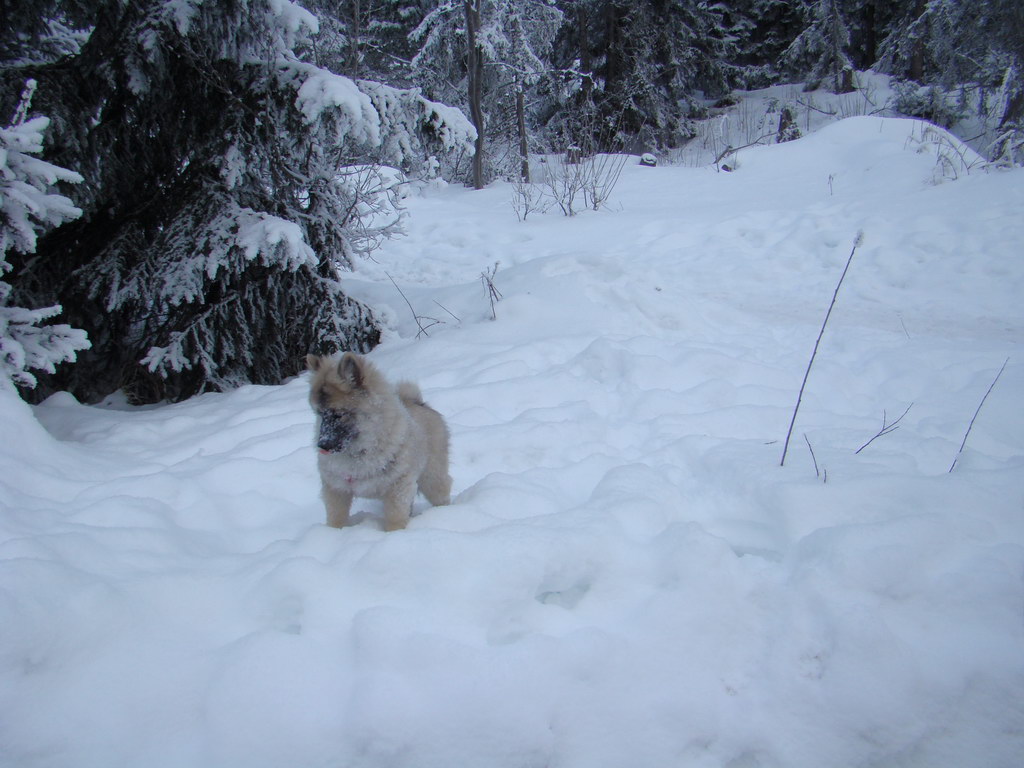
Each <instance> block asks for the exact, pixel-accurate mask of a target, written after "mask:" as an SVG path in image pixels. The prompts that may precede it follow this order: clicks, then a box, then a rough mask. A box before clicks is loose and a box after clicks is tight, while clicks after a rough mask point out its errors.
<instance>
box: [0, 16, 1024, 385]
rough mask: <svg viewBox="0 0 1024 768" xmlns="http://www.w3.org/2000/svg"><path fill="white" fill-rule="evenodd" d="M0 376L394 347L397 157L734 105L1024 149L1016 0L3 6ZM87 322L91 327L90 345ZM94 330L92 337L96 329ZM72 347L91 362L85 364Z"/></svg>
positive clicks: (468, 178) (490, 170)
mask: <svg viewBox="0 0 1024 768" xmlns="http://www.w3.org/2000/svg"><path fill="white" fill-rule="evenodd" d="M0 17H2V20H3V23H2V26H0V125H2V126H5V127H4V128H3V130H2V131H0V194H2V198H0V234H2V239H0V242H2V244H3V250H2V252H0V278H2V282H0V366H2V368H3V374H4V375H2V376H0V379H2V382H0V383H4V384H7V383H9V382H13V384H14V385H15V386H17V387H18V388H19V391H20V392H21V393H22V395H23V396H25V397H28V398H30V399H38V398H41V397H45V396H46V395H48V394H49V393H52V392H54V391H57V390H61V389H67V390H69V391H71V392H72V393H74V394H75V395H76V396H77V397H79V398H80V399H82V400H84V401H95V400H98V399H100V398H102V397H103V396H105V395H107V394H109V393H110V392H112V391H115V390H118V389H121V390H124V391H125V392H126V393H127V394H128V396H129V398H130V399H132V400H133V401H134V402H155V401H159V400H164V399H171V400H175V399H181V398H184V397H188V396H191V395H193V394H196V393H199V392H203V391H207V390H216V389H224V388H227V387H231V386H236V385H238V384H241V383H245V382H256V383H276V382H279V381H281V380H282V379H283V378H285V377H287V376H289V375H293V374H294V373H296V372H298V370H299V367H300V361H301V359H302V358H303V356H304V355H305V353H307V352H309V351H313V352H319V353H324V352H332V351H335V350H338V349H353V350H363V351H365V350H368V349H370V348H371V347H372V346H373V345H374V344H375V343H376V342H377V341H378V339H379V330H378V326H377V322H376V320H375V318H374V317H373V314H372V312H371V311H370V310H369V309H368V308H367V307H365V306H363V305H361V304H359V303H357V302H355V301H353V300H352V299H350V298H349V297H347V296H345V294H344V293H343V292H342V290H341V288H340V285H339V283H338V279H337V277H338V274H339V270H345V269H347V268H350V267H351V265H352V263H353V260H354V259H356V258H359V257H360V256H361V255H363V254H366V253H368V252H369V251H371V250H372V249H373V248H374V247H376V246H377V245H379V243H380V241H381V240H382V239H383V238H386V237H389V236H391V235H393V234H396V233H397V232H399V231H400V230H401V218H402V211H401V207H400V205H399V204H398V202H397V200H396V199H395V185H394V181H395V173H396V171H392V170H391V169H397V171H398V172H401V173H402V174H404V175H405V176H406V177H409V178H430V177H432V176H436V175H440V176H443V177H444V178H446V179H448V180H449V181H452V180H454V181H460V182H464V183H467V184H470V185H473V186H476V187H481V186H483V185H485V184H487V183H489V182H490V181H492V180H494V179H512V180H517V179H518V180H522V176H523V174H524V173H526V168H527V165H526V164H525V162H524V159H525V158H526V157H527V156H529V155H531V154H536V153H550V152H565V151H566V150H568V149H569V148H573V150H572V151H573V152H576V153H579V154H580V155H582V156H586V155H589V154H591V153H594V152H609V151H616V152H618V151H629V152H633V153H639V152H642V151H651V152H656V151H667V150H671V149H673V148H678V147H681V146H684V145H685V144H686V143H687V142H688V141H689V140H691V139H692V138H693V137H694V136H695V135H696V130H695V126H696V125H697V123H698V122H699V121H700V120H701V119H703V118H705V117H706V116H707V114H708V111H709V109H711V108H713V105H714V104H715V103H716V102H718V103H728V100H729V96H730V94H731V93H733V92H734V91H736V90H737V89H740V90H750V89H756V88H761V87H765V86H768V85H771V84H776V83H781V82H787V83H790V82H794V83H795V82H799V83H805V84H806V88H808V89H817V88H825V89H828V90H831V91H834V92H837V93H840V92H844V91H849V90H852V89H854V88H856V87H857V77H856V73H857V72H858V71H863V70H867V69H874V70H875V71H877V72H881V73H885V74H888V75H891V76H893V77H894V78H896V79H897V81H898V82H897V83H896V92H897V93H898V94H899V99H898V101H899V103H898V104H897V105H895V106H896V107H897V108H898V110H899V112H900V113H901V114H907V115H912V116H916V117H921V118H924V119H928V120H931V121H933V122H936V123H939V124H942V125H944V126H947V127H948V126H950V125H953V124H954V123H957V122H959V121H961V120H962V119H963V118H964V117H965V114H966V112H968V111H974V112H977V113H983V114H984V117H985V120H986V121H987V122H988V123H989V124H990V125H991V126H992V127H993V131H992V135H991V136H990V137H988V138H987V139H986V143H985V146H984V147H982V150H983V151H984V152H985V153H986V154H987V155H988V156H989V159H991V160H993V161H996V160H1002V161H1003V162H1015V161H1019V160H1020V154H1021V136H1022V129H1021V122H1022V116H1024V78H1022V69H1024V3H1021V2H1020V0H980V1H979V2H969V3H968V2H954V1H953V0H900V1H899V2H876V1H875V0H737V1H735V2H693V1H692V0H631V1H630V2H625V1H624V0H572V1H570V0H556V1H554V2H540V1H535V0H449V1H447V2H437V1H436V0H418V1H417V0H412V1H410V0H309V2H306V3H304V4H301V5H297V4H294V3H291V2H288V0H221V1H219V2H203V0H135V1H130V0H68V1H67V2H61V1H59V0H0ZM83 331H84V333H83ZM86 335H87V340H86ZM71 361H74V362H71Z"/></svg>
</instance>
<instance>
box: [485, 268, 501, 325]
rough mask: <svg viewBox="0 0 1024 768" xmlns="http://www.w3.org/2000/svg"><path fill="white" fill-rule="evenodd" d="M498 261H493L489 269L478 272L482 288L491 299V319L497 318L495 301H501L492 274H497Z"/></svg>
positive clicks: (499, 292)
mask: <svg viewBox="0 0 1024 768" xmlns="http://www.w3.org/2000/svg"><path fill="white" fill-rule="evenodd" d="M500 263H501V262H500V261H496V262H494V266H493V267H491V268H490V269H485V270H484V271H483V272H481V273H480V282H482V283H483V284H484V290H486V291H487V297H488V298H489V299H490V300H491V320H497V319H498V313H497V312H496V311H495V309H494V305H495V303H496V302H499V301H501V291H499V290H498V288H497V287H496V286H495V285H494V276H495V275H496V274H498V265H499V264H500Z"/></svg>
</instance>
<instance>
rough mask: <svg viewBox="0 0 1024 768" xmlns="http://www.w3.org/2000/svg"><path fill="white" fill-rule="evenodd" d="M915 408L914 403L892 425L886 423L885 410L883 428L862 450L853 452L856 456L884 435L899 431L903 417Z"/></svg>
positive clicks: (883, 412)
mask: <svg viewBox="0 0 1024 768" xmlns="http://www.w3.org/2000/svg"><path fill="white" fill-rule="evenodd" d="M913 407H914V404H913V403H911V404H910V405H908V406H907V410H905V411H904V412H903V413H901V414H900V417H899V418H898V419H896V421H894V422H893V423H892V424H890V423H889V422H888V421H886V413H885V411H884V410H883V411H882V428H881V429H880V430H878V431H877V432H876V433H875V436H874V437H872V438H871V439H870V440H868V441H867V442H866V443H864V445H862V446H861V447H860V448H858V449H857V450H856V451H854V452H853V453H854V455H856V454H858V453H860V452H861V451H863V450H864V449H865V448H867V447H868V446H869V445H871V444H872V443H873V442H874V441H875V440H877V439H878V438H880V437H881V436H882V435H888V434H889V433H890V432H894V431H895V430H897V429H899V428H900V426H899V425H900V422H901V421H903V417H904V416H906V415H907V414H908V413H909V412H910V409H911V408H913Z"/></svg>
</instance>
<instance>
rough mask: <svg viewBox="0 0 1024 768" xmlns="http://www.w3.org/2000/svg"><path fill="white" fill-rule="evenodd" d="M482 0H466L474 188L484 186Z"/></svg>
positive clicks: (467, 61) (467, 63) (467, 67)
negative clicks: (478, 37) (479, 41)
mask: <svg viewBox="0 0 1024 768" xmlns="http://www.w3.org/2000/svg"><path fill="white" fill-rule="evenodd" d="M481 2H482V0H464V7H465V10H466V69H467V74H468V78H467V80H468V96H469V118H470V120H472V122H473V127H474V128H476V144H475V146H474V147H473V188H474V189H483V188H484V109H483V103H482V102H483V74H484V56H483V51H482V50H481V49H480V44H479V43H478V42H477V32H478V31H479V30H480V4H481Z"/></svg>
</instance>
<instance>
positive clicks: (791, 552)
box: [0, 117, 1024, 768]
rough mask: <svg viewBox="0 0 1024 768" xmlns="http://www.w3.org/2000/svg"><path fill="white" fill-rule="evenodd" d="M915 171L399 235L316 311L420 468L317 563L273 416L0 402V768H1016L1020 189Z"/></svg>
mask: <svg viewBox="0 0 1024 768" xmlns="http://www.w3.org/2000/svg"><path fill="white" fill-rule="evenodd" d="M937 136H938V135H937V134H932V135H931V136H929V134H928V133H927V132H926V131H924V130H923V125H922V124H921V123H916V122H913V121H908V120H890V119H881V118H873V117H857V118H852V119H849V120H844V121H841V122H839V123H836V124H834V125H831V126H829V127H826V128H824V129H822V130H821V131H819V132H817V133H814V134H813V135H810V136H808V137H805V138H803V139H801V140H799V141H796V142H791V143H788V144H783V145H777V146H769V147H754V148H750V149H746V150H744V151H742V152H741V153H740V155H739V156H738V167H737V168H736V170H735V171H733V172H731V173H725V172H716V170H715V169H714V168H713V167H712V168H708V167H704V168H692V167H684V166H661V167H657V168H644V167H640V166H638V165H636V164H635V158H634V159H633V160H631V161H630V162H629V164H628V165H627V166H626V168H625V170H624V173H623V176H622V178H621V180H620V181H619V184H618V186H617V187H616V189H615V194H614V196H613V199H612V202H611V205H610V206H609V209H608V210H602V211H598V212H593V211H585V212H584V213H582V214H580V215H579V216H576V217H573V218H566V217H563V216H562V215H561V214H559V213H557V209H556V210H554V211H550V212H548V213H547V214H535V215H531V216H530V217H529V218H528V220H527V221H526V222H523V223H520V222H519V221H517V219H516V216H515V214H514V213H513V210H512V207H511V205H510V202H509V201H510V198H511V194H512V192H511V187H509V186H508V185H502V184H495V185H492V186H491V187H490V188H488V189H486V190H484V191H482V192H472V191H469V190H465V189H461V188H455V187H449V188H444V189H433V190H427V191H425V192H423V194H422V195H420V196H413V197H411V198H410V199H409V200H408V205H409V211H410V217H409V222H408V236H407V237H406V238H404V239H401V240H395V241H392V242H390V243H388V245H387V247H386V248H385V249H384V250H383V251H380V252H378V253H377V254H376V261H372V262H371V261H366V262H363V263H361V264H360V265H359V270H358V271H357V272H356V273H355V274H354V275H352V276H351V277H350V279H348V280H347V281H346V289H347V290H348V291H350V292H351V293H352V294H353V295H355V296H357V297H359V298H362V299H363V300H365V301H367V302H369V303H370V304H371V305H372V306H373V307H374V308H375V309H376V311H377V312H378V313H379V314H380V316H381V317H382V318H384V320H385V322H386V324H387V326H388V331H387V334H386V341H385V343H384V344H382V345H381V346H380V347H378V348H377V349H376V350H375V351H374V352H373V353H372V355H371V358H372V359H373V360H374V361H375V362H376V363H377V364H378V365H379V366H380V367H381V368H382V369H383V370H384V371H386V372H387V374H388V375H389V376H391V377H393V378H412V379H415V380H418V381H419V383H420V384H421V386H422V388H423V391H424V394H425V396H426V398H427V400H428V401H429V402H430V403H431V404H432V405H433V406H435V407H436V408H438V409H439V410H440V411H441V412H442V413H444V414H445V416H446V418H447V419H448V421H449V424H450V427H451V431H452V440H453V442H452V449H453V456H452V460H453V467H452V474H453V476H454V480H455V489H454V490H455V494H456V498H455V500H454V502H453V504H452V505H451V506H449V507H442V508H430V507H429V506H428V505H427V504H426V502H425V501H423V500H422V499H420V500H419V501H418V502H417V506H416V509H417V514H416V516H415V517H414V518H413V520H412V522H411V524H410V527H409V528H408V529H407V530H405V531H399V532H396V533H389V534H385V533H384V532H382V530H381V529H380V504H379V503H378V502H373V501H365V500H357V502H356V506H355V512H356V513H357V514H356V520H357V524H356V525H355V526H353V527H351V528H348V529H344V530H341V531H338V530H333V529H328V528H326V527H325V526H323V525H322V520H323V509H322V505H321V503H320V500H319V499H318V480H317V476H316V467H315V460H314V449H313V447H312V440H313V435H312V428H313V414H312V413H311V411H310V409H309V406H308V404H307V402H306V386H307V385H306V380H305V377H300V378H299V379H296V380H293V381H291V382H289V383H286V384H285V385H283V386H280V387H246V388H243V389H240V390H238V391H235V392H231V393H228V394H213V395H205V396H202V397H199V398H195V399H194V400H191V401H188V402H184V403H181V404H178V405H169V406H161V407H148V408H134V409H133V408H128V407H124V406H120V405H118V404H117V402H116V400H112V401H111V402H110V403H108V405H107V407H86V406H83V405H80V404H78V403H76V402H74V401H73V399H71V398H70V397H69V396H59V395H58V396H56V397H53V398H51V399H50V400H48V401H47V402H46V403H44V404H43V405H41V406H38V407H36V408H29V406H27V405H24V404H23V403H21V402H20V401H18V400H16V399H14V398H13V397H12V396H10V395H6V394H5V395H2V397H0V418H2V423H3V424H4V437H5V439H4V440H3V441H2V444H0V506H2V514H0V712H2V713H3V714H2V715H0V765H3V766H18V767H19V768H37V767H38V768H42V767H43V766H76V767H77V768H82V767H84V766H102V767H103V768H114V767H115V766H125V767H129V766H131V767H133V768H135V767H137V766H146V767H147V768H172V767H173V768H177V767H179V766H180V767H186V766H187V767H189V768H198V767H208V768H221V767H224V766H246V768H259V767H263V766H266V768H278V767H280V766H294V767H305V766H324V767H328V766H329V767H331V768H334V767H337V768H356V767H365V768H378V767H384V766H401V767H402V768H435V767H436V768H453V767H456V766H467V767H470V766H473V767H480V768H484V767H486V768H526V767H528V766H530V767H536V768H604V767H607V768H622V767H623V766H638V767H640V766H642V767H644V768H646V767H652V768H663V767H664V768H668V767H669V766H682V767H684V768H691V767H694V768H725V767H726V766H728V767H729V768H805V767H806V768H829V767H833V766H834V767H835V768H849V767H850V766H921V767H925V766H929V767H931V766H988V767H990V768H1010V767H1011V766H1017V765H1019V764H1020V762H1019V761H1020V755H1021V754H1024V409H1022V408H1021V393H1022V391H1024V354H1022V353H1024V350H1022V348H1021V343H1022V340H1024V302H1022V298H1024V260H1022V253H1024V216H1022V215H1021V211H1022V210H1024V170H1019V169H1018V170H1013V171H991V172H985V171H984V170H982V169H981V167H980V164H974V163H971V162H966V163H961V165H959V166H957V165H956V164H955V159H956V158H960V159H961V160H963V158H964V157H967V155H964V154H957V153H956V152H954V153H953V156H952V157H951V156H950V154H949V151H948V148H949V147H950V146H954V144H953V143H951V142H947V141H946V140H945V139H944V138H943V137H941V136H938V138H936V137H937ZM944 148H945V149H944ZM942 151H945V152H946V155H945V157H946V160H943V155H942V154H941V152H942ZM937 152H938V153H940V154H937ZM951 169H952V170H951ZM859 231H863V233H864V242H863V245H862V246H861V247H860V248H859V249H858V250H857V252H856V254H855V256H854V258H853V262H852V265H851V267H850V271H849V273H848V274H847V276H846V279H845V282H844V283H843V286H842V289H841V291H840V293H839V296H838V299H837V303H836V307H835V309H834V310H833V312H832V315H831V318H830V320H829V324H828V327H827V329H826V332H825V334H824V337H823V339H822V342H821V347H820V349H819V351H818V355H817V359H816V362H815V364H814V367H813V369H812V371H811V373H810V377H809V379H808V382H807V388H806V391H805V393H804V397H803V402H802V404H801V406H800V411H799V414H798V418H797V421H796V425H795V429H794V434H793V442H792V444H791V445H790V449H789V455H788V457H787V459H786V463H785V466H784V467H780V466H779V462H780V458H781V453H782V441H783V439H784V438H785V435H786V429H787V426H788V424H789V420H790V418H791V416H792V413H793V408H794V404H795V401H796V397H797V392H798V389H799V387H800V382H801V379H802V377H803V374H804V371H805V368H806V365H807V361H808V358H809V356H810V353H811V350H812V347H813V345H814V341H815V338H816V337H817V334H818V331H819V329H820V327H821V322H822V319H823V317H824V314H825V311H826V309H827V308H828V306H829V301H830V299H831V297H832V292H833V290H834V289H835V286H836V282H837V280H838V279H839V275H840V273H841V272H842V269H843V266H844V264H845V263H846V259H847V257H848V256H849V254H850V250H851V248H852V246H853V242H854V239H855V237H856V235H857V233H858V232H859ZM496 262H497V263H498V270H497V273H496V277H495V285H496V287H497V289H498V290H499V291H500V292H501V294H502V295H503V299H502V300H501V301H500V302H499V303H498V304H497V305H496V306H495V310H496V314H497V319H496V320H493V321H492V320H491V306H490V303H489V302H488V300H487V295H486V293H485V290H484V287H483V285H482V283H481V280H480V279H479V275H480V273H481V272H482V271H483V270H485V269H489V268H491V267H493V266H494V264H495V263H496ZM392 279H393V280H394V281H395V283H397V285H398V286H399V287H400V288H401V290H402V293H404V295H405V298H403V296H402V295H401V294H400V293H399V291H398V290H397V289H396V286H395V285H394V284H393V283H392V282H391V280H392ZM406 299H408V301H409V302H410V303H411V305H412V307H413V308H414V309H415V311H416V313H417V314H418V315H419V316H420V317H421V320H420V322H421V323H422V324H423V325H424V326H428V327H427V333H428V334H429V336H426V335H421V336H420V338H418V339H417V338H416V337H417V330H418V329H417V324H416V322H415V320H414V317H413V313H412V312H410V309H409V306H407V304H406ZM456 318H457V319H456ZM435 320H437V321H442V322H436V323H435ZM1007 357H1009V358H1010V360H1009V363H1008V364H1007V365H1006V368H1005V370H1004V371H1003V373H1002V375H1001V376H1000V378H999V381H998V382H997V383H996V386H995V387H993V388H992V391H991V393H990V394H989V396H988V397H987V399H986V400H985V403H984V406H983V408H982V409H981V411H980V412H979V413H978V415H977V419H976V421H975V422H974V425H973V428H972V430H971V432H970V435H969V439H968V440H967V443H966V446H965V447H964V449H963V453H962V454H960V456H959V459H958V461H957V465H956V468H955V469H954V470H953V471H952V472H949V471H948V470H949V468H950V465H951V464H952V463H953V460H954V459H955V458H956V457H957V454H958V449H959V448H960V444H961V441H962V440H963V438H964V434H965V432H966V430H967V428H968V424H969V423H970V422H971V419H972V416H973V415H974V414H975V411H976V409H977V408H978V405H979V403H980V402H981V401H982V398H983V397H984V396H985V394H986V391H987V390H988V389H989V386H990V385H991V384H992V382H993V380H994V378H995V376H996V374H997V372H998V371H999V370H1000V366H1002V364H1003V362H1004V360H1006V358H1007ZM908 408H909V410H907V409H908ZM904 412H905V415H904V417H903V419H902V421H900V423H899V424H898V429H896V430H894V431H892V432H890V433H888V434H885V435H883V436H880V437H878V438H877V439H875V440H874V441H873V442H871V443H870V445H868V446H867V447H866V448H864V449H863V450H861V451H860V452H859V453H856V451H857V450H858V448H860V447H861V446H862V445H864V444H865V443H867V442H868V441H869V440H871V438H872V437H873V436H874V435H876V433H877V432H878V431H879V430H880V428H882V426H883V419H884V420H885V423H886V424H891V423H892V422H893V421H894V420H895V419H896V418H897V417H899V416H900V414H903V413H904ZM811 449H813V456H812V453H811Z"/></svg>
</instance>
